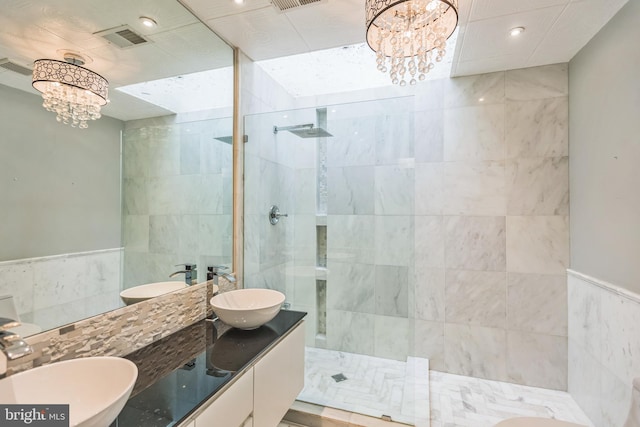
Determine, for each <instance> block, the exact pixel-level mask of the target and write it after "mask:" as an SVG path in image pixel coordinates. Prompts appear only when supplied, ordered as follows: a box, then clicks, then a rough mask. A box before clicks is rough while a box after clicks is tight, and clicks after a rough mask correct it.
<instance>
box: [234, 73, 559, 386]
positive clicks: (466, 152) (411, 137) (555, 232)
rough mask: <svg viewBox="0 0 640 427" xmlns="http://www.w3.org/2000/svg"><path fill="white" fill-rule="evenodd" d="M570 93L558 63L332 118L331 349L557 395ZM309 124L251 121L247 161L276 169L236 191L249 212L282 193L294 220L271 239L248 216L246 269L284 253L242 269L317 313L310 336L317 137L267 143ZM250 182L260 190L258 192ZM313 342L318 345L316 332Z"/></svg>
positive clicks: (301, 113)
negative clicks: (278, 129)
mask: <svg viewBox="0 0 640 427" xmlns="http://www.w3.org/2000/svg"><path fill="white" fill-rule="evenodd" d="M567 86H568V85H567V66H566V65H564V64H561V65H553V66H545V67H537V68H531V69H523V70H514V71H508V72H500V73H492V74H485V75H477V76H470V77H461V78H456V79H447V80H439V81H433V82H428V83H425V84H421V85H418V86H417V87H416V88H414V89H407V90H405V91H402V90H398V91H396V92H393V93H394V94H404V95H413V98H397V99H394V100H381V101H375V102H371V103H366V104H364V103H360V104H354V105H352V106H349V105H337V106H335V108H334V107H331V106H330V107H328V113H327V117H328V119H327V121H328V124H327V128H328V129H327V130H328V131H329V132H331V133H332V134H334V137H333V138H328V139H327V182H328V188H329V193H328V204H327V205H328V206H327V207H328V215H327V217H326V224H327V267H328V271H327V295H326V298H327V309H326V310H327V311H326V316H327V325H326V329H327V331H326V332H327V333H326V346H327V347H329V348H332V349H337V350H344V351H353V352H357V353H364V354H371V355H376V356H381V357H388V358H395V359H403V358H405V357H406V356H407V355H417V356H421V357H428V358H429V359H430V360H431V367H432V369H435V370H442V371H447V372H451V373H457V374H463V375H471V376H476V377H481V378H488V379H496V380H504V381H511V382H515V383H521V384H526V385H533V386H543V387H549V388H556V389H566V387H567V320H566V319H567V297H566V295H567V291H566V275H565V269H566V267H567V265H568V260H569V249H568V243H569V242H568V232H569V228H568V200H569V199H568V198H569V188H568V157H567V156H568V134H567V120H568V107H567V93H568V87H567ZM390 93H391V92H390ZM358 96H359V97H360V99H363V98H364V99H366V96H365V97H363V96H362V94H359V95H358ZM333 98H335V99H339V102H345V101H347V100H348V98H349V95H348V94H340V95H338V96H335V97H333ZM371 98H374V99H376V98H380V92H379V91H377V92H375V93H373V94H372V96H371ZM331 99H332V97H331V96H328V97H324V99H323V105H330V104H331ZM354 99H355V97H354ZM325 100H326V101H327V102H326V104H324V101H325ZM365 107H366V108H365ZM332 110H335V113H334V114H333V115H332ZM314 111H315V109H303V110H296V111H288V112H286V113H273V114H269V115H262V116H255V117H253V118H252V120H253V122H252V124H253V125H254V126H255V127H256V129H263V130H261V131H260V132H259V135H257V136H256V135H255V134H254V133H251V132H250V131H249V130H248V128H249V126H247V133H248V134H249V138H250V142H249V144H248V145H247V152H248V153H249V150H250V148H249V145H251V141H252V138H254V142H256V139H257V140H258V142H257V144H256V146H255V147H256V148H255V150H258V152H259V153H261V154H260V156H262V158H263V160H266V159H267V158H268V159H269V161H270V162H271V164H268V163H265V162H263V163H262V166H260V165H259V164H258V163H260V162H257V163H256V164H254V165H251V164H250V162H251V160H250V158H249V156H247V159H248V162H249V163H246V168H247V187H246V189H245V191H246V194H247V196H246V197H245V200H249V199H250V198H261V197H264V193H265V192H270V191H276V190H275V189H276V188H278V189H279V190H280V192H281V193H279V194H280V196H281V197H283V200H286V201H285V202H280V203H282V204H284V205H285V206H286V208H285V209H283V211H288V212H289V213H292V216H290V217H289V218H287V219H286V220H285V221H286V223H285V222H284V221H283V223H282V225H283V226H282V227H280V224H279V225H278V226H276V227H272V226H270V225H269V224H268V221H266V220H265V218H266V216H265V215H266V212H257V211H256V212H253V211H251V212H249V211H247V212H249V215H250V214H255V215H256V216H255V218H254V219H253V220H255V223H254V224H253V227H254V230H258V229H260V230H261V231H262V233H272V234H273V236H270V239H271V240H263V239H262V236H263V235H264V234H260V233H256V234H253V235H254V236H255V239H254V240H255V241H254V242H253V243H251V242H249V241H247V239H245V244H246V245H247V247H246V248H247V249H251V246H250V245H253V250H254V256H258V258H253V259H262V261H265V260H267V258H265V254H264V253H263V251H264V250H267V251H282V253H281V254H280V255H279V258H278V259H277V260H276V259H274V260H273V262H272V263H268V265H267V264H265V265H261V264H260V262H258V263H256V264H251V259H252V257H251V256H250V254H248V253H245V255H246V257H247V258H246V259H245V269H246V268H247V267H248V268H249V269H253V270H250V271H251V272H252V273H253V274H254V277H256V278H258V277H260V280H261V281H262V282H261V283H258V282H256V283H255V285H256V286H267V287H279V288H281V289H282V290H284V291H286V293H287V297H288V299H290V300H291V301H292V302H293V303H294V307H296V308H299V309H304V310H307V311H309V312H310V319H309V320H310V321H309V323H310V324H312V322H313V321H314V316H315V315H316V314H318V313H316V312H315V311H316V308H317V307H318V306H319V305H318V304H317V300H316V298H317V295H318V292H317V284H316V276H317V274H318V273H317V272H314V271H313V270H314V268H315V260H316V254H315V249H316V242H315V238H316V235H317V234H316V225H317V224H319V223H320V222H321V221H322V219H321V218H318V217H316V215H315V213H316V211H315V193H316V189H315V185H316V177H317V171H316V169H315V168H316V160H315V158H313V157H307V156H314V155H315V153H316V151H315V149H312V147H313V141H314V139H300V138H297V137H294V136H292V135H290V134H282V135H278V136H277V137H275V136H274V135H273V134H272V133H271V132H270V129H271V127H272V126H273V125H274V124H278V125H287V124H296V123H310V122H314V121H315V115H314V114H313V113H314ZM262 120H264V123H261V121H262ZM275 164H280V165H281V167H279V168H278V167H275V166H274V165H275ZM252 168H254V170H256V171H259V172H256V176H258V177H260V180H262V181H261V182H262V183H263V184H267V185H266V186H265V187H261V186H260V184H259V183H258V184H255V185H256V186H255V187H252V186H251V185H252V184H251V182H250V180H249V177H250V170H251V169H252ZM269 169H271V170H269ZM276 171H278V172H276ZM269 183H271V184H269ZM292 183H293V184H292ZM276 184H277V185H276ZM274 196H275V195H273V196H271V195H270V196H269V197H270V198H271V199H272V198H273V197H274ZM269 197H268V198H269ZM261 203H262V205H263V206H262V208H263V210H264V208H265V207H267V209H268V206H266V204H267V201H266V200H263V201H262V202H261ZM281 208H283V206H281ZM249 215H248V216H249ZM246 219H247V221H248V223H247V230H249V229H250V227H251V221H252V219H251V218H249V217H247V218H246ZM256 227H258V228H256ZM259 227H262V228H259ZM278 227H280V228H278ZM278 230H279V231H280V232H281V233H282V235H281V236H280V237H276V233H277V231H278ZM248 234H249V233H248ZM277 239H280V240H277ZM283 239H284V240H283ZM271 256H273V254H272V255H271ZM259 257H262V258H259ZM263 266H264V267H268V268H267V269H266V270H263V269H262V267H263ZM267 272H270V273H272V274H271V276H269V277H267V276H268V273H267ZM265 273H267V274H265ZM276 273H277V274H276ZM320 314H321V313H320ZM316 323H317V322H316ZM308 329H309V330H311V329H312V328H308ZM307 344H318V342H314V340H313V334H310V336H309V337H308V340H307Z"/></svg>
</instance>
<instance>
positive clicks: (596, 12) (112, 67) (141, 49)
mask: <svg viewBox="0 0 640 427" xmlns="http://www.w3.org/2000/svg"><path fill="white" fill-rule="evenodd" d="M182 2H183V3H184V4H185V5H186V6H187V7H189V8H190V9H191V10H192V11H193V12H194V13H195V14H196V16H197V17H198V18H199V19H201V20H203V21H204V22H205V23H206V24H207V25H208V26H209V27H211V28H213V29H214V30H215V31H216V32H217V33H218V34H219V35H220V36H221V37H223V38H224V39H225V40H227V41H228V42H229V43H230V44H232V45H234V46H237V47H239V48H240V49H241V50H242V51H244V52H245V53H246V54H247V55H248V56H249V57H250V58H252V59H254V60H256V61H259V60H266V59H273V58H278V57H284V56H289V55H294V54H301V53H308V52H314V51H317V50H322V49H329V48H334V47H340V46H347V45H354V44H358V43H363V42H364V41H365V26H364V3H365V0H325V1H323V2H320V3H316V4H311V5H309V6H304V7H300V8H296V9H293V10H290V11H289V12H287V13H281V12H279V11H278V10H277V9H276V8H275V7H274V6H272V5H271V3H270V0H245V3H244V4H243V5H238V4H236V3H235V2H234V1H233V0H182ZM626 2H627V0H460V29H459V35H458V39H457V44H456V46H455V52H454V57H453V66H452V75H454V76H459V75H469V74H476V73H484V72H491V71H498V70H506V69H515V68H522V67H530V66H536V65H544V64H550V63H558V62H566V61H569V60H570V59H571V58H572V57H573V55H575V54H576V53H577V52H578V50H579V49H580V48H582V46H584V45H585V44H586V43H587V42H588V41H589V40H590V39H591V37H593V35H595V34H596V33H597V32H598V31H599V30H600V28H602V26H603V25H604V24H605V23H606V22H607V21H608V20H609V19H610V18H611V17H612V16H613V15H614V14H615V13H616V12H617V11H618V10H619V9H620V8H621V7H622V6H623V5H624V4H625V3H626ZM0 11H1V12H0V59H2V58H9V59H11V60H12V61H14V62H16V63H18V64H21V65H24V66H28V67H30V66H31V64H32V63H33V61H34V60H35V59H38V58H54V59H61V56H62V55H61V50H72V51H77V52H79V53H81V54H83V55H85V56H87V57H89V58H90V59H91V61H90V62H88V63H87V67H88V68H90V69H92V70H94V71H96V72H98V73H100V74H101V75H103V76H105V77H106V78H107V79H108V80H109V82H110V87H111V91H110V97H111V99H112V101H113V102H112V103H111V104H109V105H108V106H106V107H105V108H104V110H103V112H104V114H106V115H110V116H113V117H116V118H120V119H122V120H131V119H136V118H142V117H150V116H157V115H163V114H167V113H169V111H167V110H165V109H163V108H161V107H159V106H155V105H153V104H150V103H147V102H144V101H143V100H140V99H137V98H134V97H132V96H129V95H126V94H124V93H118V91H115V90H113V89H114V88H117V87H120V86H124V85H130V84H134V83H139V82H144V81H151V80H157V79H161V78H166V77H174V76H178V75H183V74H188V73H193V72H200V71H205V70H209V69H215V68H220V67H223V66H230V65H231V63H232V54H231V50H230V49H229V47H228V46H227V45H226V44H225V43H223V42H222V41H221V40H220V39H218V38H217V37H216V36H215V35H214V34H212V33H211V32H210V31H209V30H208V29H207V28H206V27H205V26H204V25H203V24H202V23H200V22H199V20H198V19H197V18H196V17H194V16H193V15H192V14H190V13H189V12H188V11H187V10H185V9H184V8H183V7H182V5H181V4H179V2H178V0H135V1H131V0H108V1H104V0H0ZM140 16H149V17H151V18H153V19H155V20H156V21H157V22H158V24H159V26H158V27H157V28H156V29H153V30H149V29H146V28H144V27H143V26H141V24H140V23H139V21H138V18H139V17H140ZM125 24H126V25H129V26H130V27H132V28H133V29H134V30H135V31H138V32H140V33H141V34H143V35H144V36H146V37H147V38H148V39H150V40H151V41H152V43H149V44H147V45H143V46H138V47H134V48H130V49H119V48H117V47H114V46H113V45H111V44H109V43H108V42H107V41H106V40H104V39H103V38H101V37H99V36H96V35H94V33H95V32H99V31H102V30H105V29H109V28H113V27H118V26H121V25H125ZM515 26H524V27H526V31H525V33H524V34H523V35H522V36H520V37H518V38H511V37H509V36H508V31H509V29H511V28H513V27H515ZM449 49H453V47H450V48H449ZM30 83H31V82H30V77H28V76H26V77H25V76H20V75H18V74H16V73H13V72H10V71H4V70H3V69H0V84H5V85H9V86H13V87H18V88H20V89H23V90H27V91H32V92H34V93H35V91H33V89H31V84H30Z"/></svg>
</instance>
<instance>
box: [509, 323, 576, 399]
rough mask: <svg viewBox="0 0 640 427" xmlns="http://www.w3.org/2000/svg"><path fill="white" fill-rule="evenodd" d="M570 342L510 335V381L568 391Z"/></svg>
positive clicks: (531, 335)
mask: <svg viewBox="0 0 640 427" xmlns="http://www.w3.org/2000/svg"><path fill="white" fill-rule="evenodd" d="M567 357H568V356H567V339H566V337H556V336H553V335H546V334H533V333H528V332H519V331H507V379H508V381H510V382H515V383H518V384H527V385H530V386H534V387H546V388H550V389H553V390H566V389H567V363H568V362H567Z"/></svg>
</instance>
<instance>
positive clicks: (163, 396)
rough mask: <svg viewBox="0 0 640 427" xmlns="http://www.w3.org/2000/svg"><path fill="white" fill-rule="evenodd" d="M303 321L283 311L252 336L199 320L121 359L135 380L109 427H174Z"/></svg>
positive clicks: (255, 330) (248, 332) (295, 315)
mask: <svg viewBox="0 0 640 427" xmlns="http://www.w3.org/2000/svg"><path fill="white" fill-rule="evenodd" d="M305 315H306V313H302V312H298V311H288V310H282V311H280V313H278V315H277V316H276V317H275V318H274V319H273V320H271V321H270V322H269V323H267V324H265V325H263V326H261V327H260V328H258V329H254V330H253V331H243V330H240V329H235V328H231V327H230V326H228V325H225V324H224V323H222V322H220V321H216V322H211V321H205V320H202V321H200V322H196V323H194V324H193V325H191V326H188V327H186V328H184V329H182V330H180V331H178V332H176V333H174V334H172V335H170V336H168V337H165V338H163V339H161V340H159V341H156V342H154V343H153V344H150V345H148V346H146V347H144V348H141V349H140V350H138V351H136V352H134V353H131V354H129V355H128V356H125V358H126V359H129V360H131V361H132V362H134V363H135V364H136V365H137V366H138V379H137V381H136V384H135V386H134V389H133V392H132V393H131V397H130V398H129V400H128V401H127V404H126V406H125V407H124V409H123V410H122V412H120V415H119V416H118V418H117V419H116V421H114V423H113V424H112V425H111V427H168V426H174V425H178V424H179V423H180V422H182V421H184V420H186V419H187V417H188V416H189V415H190V414H192V413H193V412H194V411H195V410H196V409H197V408H198V407H199V406H200V405H201V404H202V403H204V402H206V401H207V400H208V399H209V398H210V397H212V396H213V395H214V394H216V393H217V392H218V391H219V390H221V389H222V388H223V387H224V386H225V385H226V384H227V383H229V382H230V381H231V380H233V379H234V378H235V377H236V376H238V375H239V374H241V373H242V372H244V371H245V370H246V369H247V368H248V367H250V366H251V365H252V363H253V361H254V360H255V359H256V358H258V357H260V356H261V355H262V354H263V353H264V352H265V351H266V350H267V349H269V348H270V347H271V345H272V344H273V343H275V342H276V341H278V340H279V339H280V338H281V337H283V336H284V335H285V334H287V332H289V331H290V330H291V329H292V328H293V327H294V326H296V325H297V324H298V323H299V322H300V321H301V320H302V319H303V318H304V316H305Z"/></svg>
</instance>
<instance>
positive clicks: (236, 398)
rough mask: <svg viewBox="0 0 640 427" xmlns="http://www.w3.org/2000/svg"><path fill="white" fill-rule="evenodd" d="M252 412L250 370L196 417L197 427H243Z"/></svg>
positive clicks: (251, 378) (251, 375)
mask: <svg viewBox="0 0 640 427" xmlns="http://www.w3.org/2000/svg"><path fill="white" fill-rule="evenodd" d="M252 410H253V369H249V371H247V372H246V373H245V374H243V375H242V376H241V377H240V378H239V379H238V380H237V381H236V382H235V383H233V384H232V385H231V386H230V387H229V388H228V389H226V390H225V391H223V392H222V394H221V395H220V397H218V398H216V400H214V401H213V402H212V403H211V404H210V405H209V406H208V407H207V408H206V409H205V410H204V411H202V412H201V413H200V414H199V415H198V416H197V417H196V419H195V427H242V426H244V425H246V424H244V422H245V421H247V418H249V416H250V415H251V411H252ZM250 425H251V424H249V426H250Z"/></svg>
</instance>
